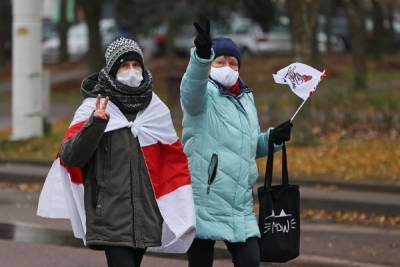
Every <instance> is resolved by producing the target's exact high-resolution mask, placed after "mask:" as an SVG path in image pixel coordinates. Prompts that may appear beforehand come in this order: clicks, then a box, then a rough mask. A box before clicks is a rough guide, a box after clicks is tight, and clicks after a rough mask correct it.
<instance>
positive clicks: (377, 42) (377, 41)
mask: <svg viewBox="0 0 400 267" xmlns="http://www.w3.org/2000/svg"><path fill="white" fill-rule="evenodd" d="M371 2H372V7H373V21H374V39H373V42H372V54H373V55H374V58H375V59H376V60H381V59H382V55H383V52H384V50H385V27H384V22H383V12H382V5H381V3H380V1H378V0H371Z"/></svg>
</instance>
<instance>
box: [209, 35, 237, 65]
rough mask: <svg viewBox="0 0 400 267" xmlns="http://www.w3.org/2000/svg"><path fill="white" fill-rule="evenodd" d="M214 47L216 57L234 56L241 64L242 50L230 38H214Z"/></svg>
mask: <svg viewBox="0 0 400 267" xmlns="http://www.w3.org/2000/svg"><path fill="white" fill-rule="evenodd" d="M212 48H213V49H214V53H215V57H219V56H232V57H235V58H236V59H237V60H238V62H239V66H240V51H239V48H238V47H237V46H236V44H235V43H234V42H233V41H232V39H230V38H225V37H218V38H214V39H213V40H212Z"/></svg>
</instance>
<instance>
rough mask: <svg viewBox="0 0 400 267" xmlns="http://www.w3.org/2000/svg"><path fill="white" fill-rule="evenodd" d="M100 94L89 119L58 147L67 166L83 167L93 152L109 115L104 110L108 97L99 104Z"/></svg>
mask: <svg viewBox="0 0 400 267" xmlns="http://www.w3.org/2000/svg"><path fill="white" fill-rule="evenodd" d="M100 100H101V96H100V95H99V96H98V97H97V102H96V110H95V111H94V112H93V113H92V115H91V116H90V118H89V120H88V121H86V123H85V124H84V126H83V127H82V128H81V129H80V130H79V131H78V133H76V134H75V135H74V136H73V137H72V138H70V139H68V140H66V141H65V142H64V143H63V144H62V145H61V148H60V154H59V155H60V159H61V162H62V164H63V165H65V166H67V167H83V166H84V165H85V164H86V163H87V162H88V161H89V159H90V158H91V157H92V155H93V153H94V152H95V151H96V149H97V146H98V144H99V142H100V139H101V138H102V136H103V134H104V130H105V129H106V126H107V123H108V120H109V117H110V115H109V114H108V113H107V112H106V107H107V104H108V97H106V99H105V101H104V104H103V106H100Z"/></svg>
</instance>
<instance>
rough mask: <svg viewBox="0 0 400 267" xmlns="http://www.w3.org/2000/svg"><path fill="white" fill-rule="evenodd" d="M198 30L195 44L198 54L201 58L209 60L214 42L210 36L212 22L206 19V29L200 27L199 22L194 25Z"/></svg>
mask: <svg viewBox="0 0 400 267" xmlns="http://www.w3.org/2000/svg"><path fill="white" fill-rule="evenodd" d="M193 26H194V27H195V28H196V30H197V35H196V38H195V39H194V44H195V46H196V53H197V55H198V56H199V57H200V58H203V59H209V58H210V57H211V46H212V40H211V35H210V21H209V20H208V19H207V18H206V20H205V25H204V27H202V26H200V23H199V22H195V23H193Z"/></svg>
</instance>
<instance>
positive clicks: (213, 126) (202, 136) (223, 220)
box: [180, 48, 269, 242]
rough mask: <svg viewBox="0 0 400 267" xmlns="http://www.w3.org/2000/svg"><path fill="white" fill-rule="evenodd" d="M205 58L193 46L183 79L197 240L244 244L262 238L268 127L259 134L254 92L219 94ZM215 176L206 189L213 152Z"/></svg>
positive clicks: (182, 98)
mask: <svg viewBox="0 0 400 267" xmlns="http://www.w3.org/2000/svg"><path fill="white" fill-rule="evenodd" d="M213 57H214V55H212V57H211V58H210V59H208V60H205V59H201V58H199V57H197V55H196V53H195V48H193V49H192V50H191V56H190V61H189V65H188V67H187V69H186V73H185V74H184V76H183V78H182V82H181V88H180V90H181V91H180V93H181V105H182V109H183V137H182V141H183V144H184V151H185V153H186V155H187V156H188V159H189V168H190V171H191V175H192V186H193V194H194V201H195V206H196V215H197V221H196V223H197V234H196V237H197V238H202V239H212V240H227V241H229V242H244V241H245V240H246V239H247V238H249V237H253V236H257V237H259V236H260V232H259V229H258V224H257V219H256V216H255V214H254V212H253V191H252V187H253V185H254V183H255V182H256V180H257V177H258V170H257V165H256V158H257V157H263V156H266V154H267V147H268V146H267V144H268V136H269V131H267V132H266V133H261V132H260V126H259V123H258V117H257V111H256V107H255V104H254V99H253V94H252V93H251V91H250V90H248V91H247V92H245V93H243V94H242V95H240V96H239V97H238V98H235V97H233V96H232V95H230V94H224V93H222V92H220V90H219V89H218V86H217V84H216V83H215V82H214V81H212V80H211V79H209V71H210V66H211V62H212V60H213ZM214 153H215V154H217V156H218V167H217V170H216V177H215V179H214V181H213V183H212V184H211V186H210V191H209V192H208V193H207V187H208V168H209V165H210V160H211V156H212V154H214Z"/></svg>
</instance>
